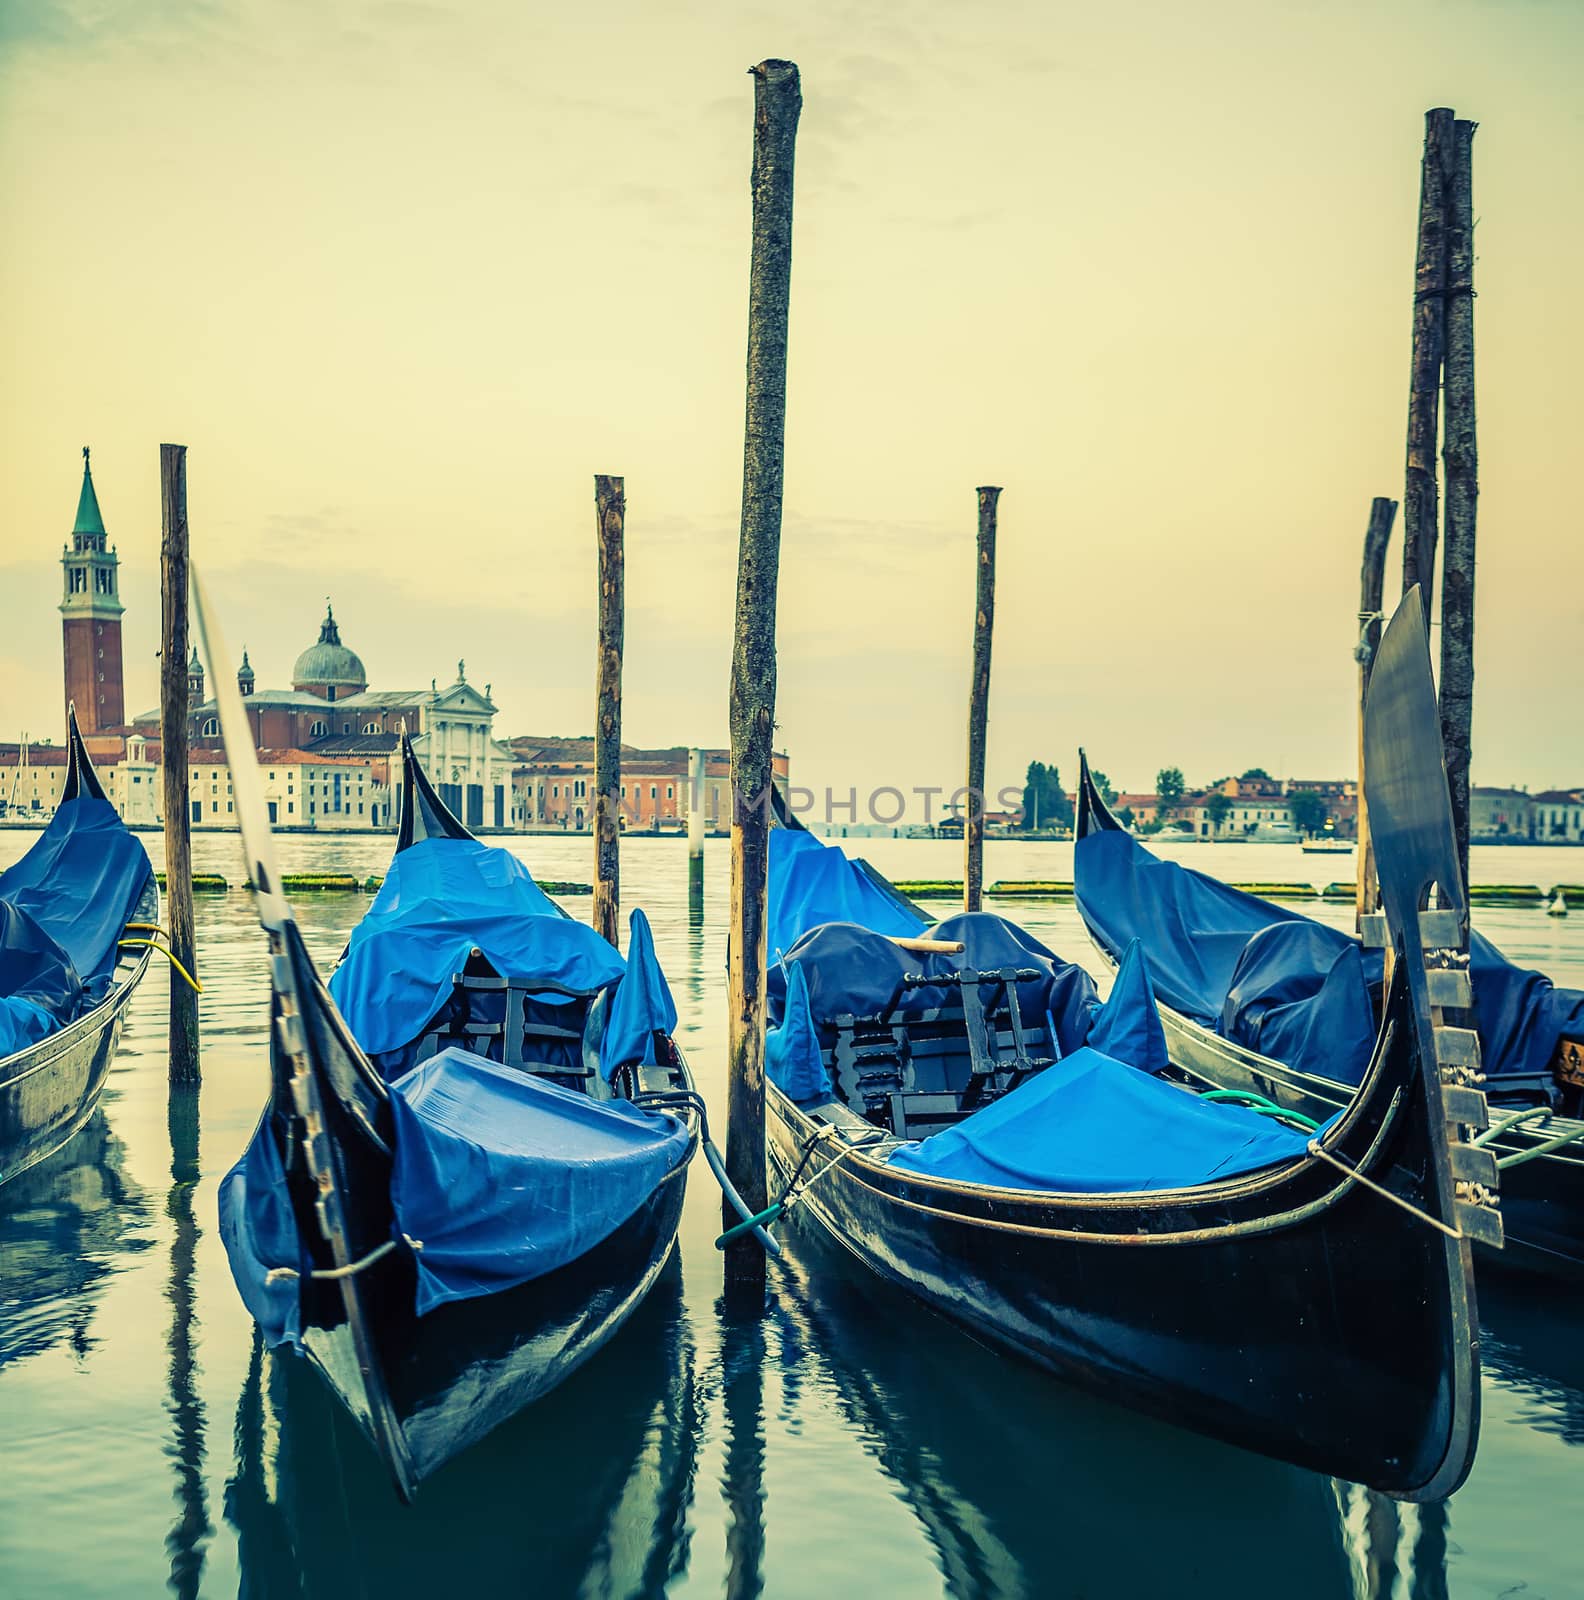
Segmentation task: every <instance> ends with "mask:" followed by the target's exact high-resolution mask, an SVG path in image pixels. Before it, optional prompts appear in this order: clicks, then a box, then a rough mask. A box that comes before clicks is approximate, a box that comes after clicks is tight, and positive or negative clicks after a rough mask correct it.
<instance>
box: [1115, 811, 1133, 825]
mask: <svg viewBox="0 0 1584 1600" xmlns="http://www.w3.org/2000/svg"><path fill="white" fill-rule="evenodd" d="M1117 821H1118V822H1120V823H1121V824H1122V826H1123V827H1124V828H1131V827H1132V826H1133V807H1132V806H1123V807H1122V809H1121V810H1120V811H1119V812H1117Z"/></svg>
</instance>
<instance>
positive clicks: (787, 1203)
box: [715, 1123, 887, 1250]
mask: <svg viewBox="0 0 1584 1600" xmlns="http://www.w3.org/2000/svg"><path fill="white" fill-rule="evenodd" d="M838 1131H839V1130H838V1129H837V1128H836V1126H835V1124H833V1123H829V1124H827V1125H826V1126H825V1127H823V1128H816V1129H815V1130H814V1132H813V1133H811V1134H810V1135H809V1137H808V1138H807V1139H806V1140H804V1142H803V1155H802V1159H801V1160H800V1161H799V1162H798V1164H797V1168H796V1170H795V1171H794V1172H793V1174H792V1176H791V1177H790V1178H789V1179H788V1180H787V1182H786V1185H785V1187H783V1189H782V1190H781V1194H780V1197H779V1198H778V1199H776V1200H773V1201H771V1203H770V1204H769V1205H767V1206H766V1207H765V1208H764V1210H763V1211H761V1212H759V1213H758V1214H757V1215H756V1216H752V1217H744V1218H743V1220H742V1221H741V1222H739V1223H738V1224H737V1226H736V1227H734V1228H728V1229H727V1230H726V1231H725V1232H724V1233H723V1234H722V1235H721V1236H720V1237H719V1238H718V1239H717V1240H716V1241H715V1248H716V1249H717V1250H724V1249H725V1248H726V1246H727V1245H728V1244H730V1243H731V1241H732V1240H733V1239H735V1238H737V1237H738V1235H739V1234H743V1233H748V1232H752V1233H754V1234H756V1235H759V1236H760V1237H763V1236H764V1235H763V1232H762V1230H763V1229H764V1228H766V1227H768V1226H770V1224H772V1223H774V1222H779V1221H780V1220H781V1218H782V1217H784V1216H785V1215H786V1214H787V1213H788V1212H789V1211H790V1210H791V1209H792V1207H793V1206H795V1205H796V1204H797V1203H798V1201H799V1200H801V1199H802V1198H803V1196H804V1195H805V1194H807V1193H808V1191H809V1190H810V1189H812V1188H813V1187H814V1185H815V1184H816V1183H818V1182H819V1180H820V1179H821V1178H823V1177H824V1176H825V1174H826V1173H827V1172H829V1171H830V1170H831V1169H832V1168H833V1167H836V1166H839V1165H840V1164H841V1163H842V1162H843V1161H845V1160H846V1159H847V1157H848V1156H850V1155H852V1154H853V1152H854V1151H857V1150H867V1149H869V1148H870V1147H871V1146H872V1145H875V1144H877V1143H879V1142H880V1141H882V1140H884V1139H885V1138H886V1137H887V1135H886V1133H885V1130H884V1129H883V1128H876V1129H875V1130H874V1131H873V1132H872V1133H871V1134H869V1135H868V1136H867V1137H865V1138H863V1139H859V1140H856V1141H854V1142H853V1143H851V1144H844V1145H843V1146H842V1148H841V1149H840V1150H838V1151H837V1152H836V1154H835V1155H834V1156H832V1157H831V1159H830V1160H829V1161H827V1162H826V1163H825V1165H824V1166H823V1167H821V1168H820V1169H819V1171H818V1172H816V1173H815V1174H814V1175H813V1177H811V1178H807V1179H805V1180H804V1181H803V1183H802V1185H801V1186H799V1185H798V1178H799V1177H800V1176H801V1175H802V1173H803V1171H804V1169H805V1168H806V1167H807V1166H808V1164H809V1161H810V1159H811V1158H812V1157H813V1154H814V1151H815V1149H816V1148H817V1147H818V1145H819V1144H820V1142H821V1141H822V1140H824V1139H829V1138H832V1137H834V1136H835V1135H836V1134H837V1133H838Z"/></svg>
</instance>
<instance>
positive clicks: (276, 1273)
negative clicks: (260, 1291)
mask: <svg viewBox="0 0 1584 1600" xmlns="http://www.w3.org/2000/svg"><path fill="white" fill-rule="evenodd" d="M404 1244H405V1245H406V1246H407V1247H408V1248H409V1249H411V1250H422V1249H423V1241H422V1240H421V1239H413V1238H410V1237H409V1236H408V1235H407V1234H405V1233H404V1234H403V1235H402V1236H401V1238H399V1239H387V1240H386V1241H385V1243H384V1244H381V1245H376V1246H375V1247H374V1248H373V1249H372V1250H370V1251H369V1253H368V1254H367V1255H366V1256H362V1257H360V1258H359V1259H358V1260H356V1261H349V1262H347V1264H346V1265H345V1266H344V1267H322V1268H317V1269H315V1270H314V1271H313V1272H310V1273H309V1274H308V1276H309V1277H310V1278H318V1279H320V1280H327V1279H333V1278H352V1277H355V1276H356V1275H357V1274H358V1273H360V1272H363V1271H365V1270H366V1269H367V1268H369V1267H372V1266H373V1265H374V1263H375V1262H376V1261H379V1260H382V1259H383V1258H384V1257H386V1256H388V1255H389V1254H390V1253H391V1251H392V1250H396V1249H399V1248H400V1247H401V1246H402V1245H404ZM300 1277H302V1273H300V1272H299V1271H298V1270H297V1269H296V1267H271V1268H270V1269H269V1271H268V1272H266V1273H265V1274H264V1281H265V1283H280V1282H283V1281H284V1280H285V1279H287V1278H300Z"/></svg>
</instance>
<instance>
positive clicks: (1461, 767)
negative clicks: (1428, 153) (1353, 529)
mask: <svg viewBox="0 0 1584 1600" xmlns="http://www.w3.org/2000/svg"><path fill="white" fill-rule="evenodd" d="M1477 126H1478V124H1476V123H1473V122H1465V121H1462V120H1459V121H1457V122H1454V123H1453V125H1452V149H1451V162H1450V166H1451V178H1450V181H1449V183H1448V185H1447V191H1446V214H1447V291H1446V418H1445V422H1444V424H1443V429H1442V435H1443V437H1442V463H1443V465H1444V466H1445V468H1446V537H1445V541H1444V549H1443V551H1442V557H1441V573H1442V581H1441V750H1442V755H1443V756H1444V757H1445V760H1446V770H1447V785H1448V787H1449V788H1450V790H1451V793H1452V824H1453V828H1454V830H1455V832H1456V834H1457V851H1458V865H1459V867H1460V868H1461V869H1462V872H1463V888H1464V893H1465V896H1466V895H1467V891H1468V878H1469V759H1470V751H1471V743H1472V734H1473V720H1474V543H1475V541H1474V525H1475V513H1476V510H1477V507H1478V502H1479V449H1478V444H1477V441H1476V438H1475V431H1474V129H1475V128H1476V127H1477Z"/></svg>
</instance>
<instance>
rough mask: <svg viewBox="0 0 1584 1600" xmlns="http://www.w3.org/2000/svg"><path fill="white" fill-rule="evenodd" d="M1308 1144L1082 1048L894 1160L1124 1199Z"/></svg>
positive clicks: (1004, 1183) (1000, 1182) (929, 1171)
mask: <svg viewBox="0 0 1584 1600" xmlns="http://www.w3.org/2000/svg"><path fill="white" fill-rule="evenodd" d="M1308 1140H1309V1135H1307V1134H1303V1133H1298V1132H1296V1131H1295V1130H1294V1129H1292V1128H1288V1127H1285V1126H1283V1125H1282V1124H1281V1123H1278V1122H1275V1121H1274V1120H1272V1119H1271V1118H1270V1117H1265V1116H1261V1115H1260V1114H1259V1113H1258V1112H1254V1111H1249V1110H1247V1109H1245V1108H1244V1107H1241V1106H1234V1105H1225V1104H1217V1103H1212V1102H1208V1101H1204V1100H1201V1099H1199V1098H1198V1097H1197V1096H1196V1095H1192V1094H1189V1093H1187V1092H1186V1091H1184V1090H1182V1089H1179V1088H1176V1087H1175V1086H1173V1085H1172V1084H1170V1083H1167V1082H1166V1081H1165V1080H1164V1079H1162V1078H1153V1077H1151V1076H1150V1075H1149V1074H1148V1073H1144V1072H1139V1071H1136V1070H1135V1069H1134V1068H1133V1067H1131V1066H1129V1065H1127V1064H1125V1063H1124V1062H1121V1061H1117V1060H1116V1059H1114V1058H1113V1057H1111V1056H1108V1055H1104V1054H1102V1053H1101V1052H1100V1051H1098V1050H1094V1049H1090V1048H1089V1047H1087V1046H1085V1047H1084V1048H1083V1049H1080V1050H1075V1051H1074V1052H1073V1053H1072V1054H1071V1055H1069V1056H1067V1057H1066V1058H1064V1059H1063V1060H1061V1061H1058V1062H1057V1063H1056V1064H1055V1065H1054V1066H1050V1067H1046V1068H1045V1070H1044V1071H1043V1072H1038V1073H1036V1074H1035V1075H1034V1076H1033V1077H1032V1078H1030V1079H1029V1080H1028V1081H1027V1082H1026V1083H1023V1084H1021V1085H1019V1086H1018V1087H1017V1088H1016V1089H1014V1090H1013V1091H1012V1092H1011V1093H1010V1094H1007V1095H1003V1096H1002V1097H1001V1098H1000V1099H999V1100H993V1101H992V1102H991V1103H990V1104H989V1105H988V1106H986V1107H985V1108H984V1109H983V1110H982V1111H976V1112H974V1114H973V1115H972V1116H971V1117H967V1118H965V1119H964V1120H963V1121H962V1122H959V1123H957V1124H956V1126H955V1127H951V1128H946V1129H943V1130H942V1131H941V1132H940V1133H937V1134H934V1135H932V1136H931V1137H930V1138H928V1139H926V1140H924V1141H923V1143H922V1144H910V1145H904V1146H902V1148H901V1149H899V1150H898V1151H897V1152H896V1153H895V1154H894V1155H893V1156H892V1157H891V1162H892V1164H893V1165H894V1166H898V1167H903V1168H906V1169H907V1170H908V1171H910V1172H918V1173H923V1174H925V1175H927V1176H929V1177H932V1178H949V1179H953V1180H955V1181H956V1182H959V1183H982V1184H989V1185H993V1186H995V1187H997V1188H1005V1189H1036V1190H1041V1191H1045V1192H1052V1193H1057V1194H1074V1193H1076V1194H1122V1193H1130V1192H1134V1191H1138V1190H1146V1189H1188V1188H1192V1187H1194V1186H1195V1185H1196V1184H1203V1183H1211V1182H1214V1181H1216V1180H1219V1179H1223V1178H1230V1177H1234V1176H1236V1175H1237V1174H1239V1173H1244V1172H1253V1171H1255V1170H1257V1169H1258V1168H1260V1167H1268V1166H1271V1165H1273V1164H1275V1163H1277V1162H1281V1161H1290V1160H1292V1159H1294V1158H1295V1157H1297V1156H1301V1155H1302V1154H1303V1153H1304V1149H1305V1146H1306V1145H1307V1143H1308Z"/></svg>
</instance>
